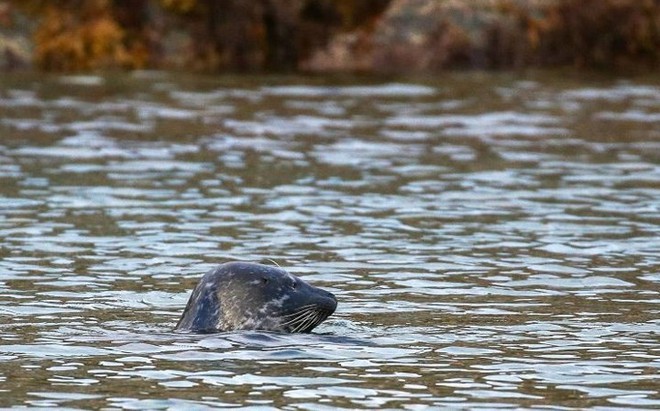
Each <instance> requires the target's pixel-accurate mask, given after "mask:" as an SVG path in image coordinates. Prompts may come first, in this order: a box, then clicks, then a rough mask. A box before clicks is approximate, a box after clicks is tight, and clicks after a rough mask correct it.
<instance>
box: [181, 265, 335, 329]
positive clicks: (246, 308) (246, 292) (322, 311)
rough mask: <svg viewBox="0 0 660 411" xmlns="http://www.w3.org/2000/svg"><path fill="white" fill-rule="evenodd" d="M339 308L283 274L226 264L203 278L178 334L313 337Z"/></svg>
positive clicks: (325, 295) (315, 290)
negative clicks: (261, 333)
mask: <svg viewBox="0 0 660 411" xmlns="http://www.w3.org/2000/svg"><path fill="white" fill-rule="evenodd" d="M335 308H337V300H336V299H335V296H334V295H332V294H331V293H329V292H327V291H324V290H321V289H320V288H316V287H313V286H311V285H309V284H307V283H306V282H304V281H303V280H301V279H299V278H297V277H295V276H293V275H291V274H289V273H288V272H286V271H284V270H282V269H280V268H276V267H270V266H266V265H261V264H254V263H226V264H222V265H220V266H218V267H217V268H215V269H213V270H211V271H209V272H208V273H206V274H205V275H204V277H202V279H201V280H200V282H199V284H197V286H196V287H195V289H194V290H193V292H192V295H191V296H190V300H188V305H187V306H186V309H185V311H184V312H183V316H182V317H181V319H180V320H179V323H178V324H177V325H176V330H177V331H191V332H198V333H208V332H218V331H231V330H269V331H282V332H310V331H312V329H313V328H314V327H316V326H317V325H319V324H321V323H322V322H323V321H324V320H325V319H326V318H328V316H330V314H332V313H333V312H334V311H335Z"/></svg>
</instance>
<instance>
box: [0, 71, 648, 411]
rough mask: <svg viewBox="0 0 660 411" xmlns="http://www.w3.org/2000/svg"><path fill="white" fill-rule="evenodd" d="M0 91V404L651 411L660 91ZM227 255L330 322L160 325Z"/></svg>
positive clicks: (115, 83)
mask: <svg viewBox="0 0 660 411" xmlns="http://www.w3.org/2000/svg"><path fill="white" fill-rule="evenodd" d="M0 84H1V88H0V113H2V115H1V116H0V238H1V239H2V242H1V243H0V336H1V338H2V341H1V342H0V382H1V383H2V384H1V385H0V391H1V392H2V394H1V395H0V406H6V407H8V406H30V407H60V408H62V407H72V408H102V407H106V408H120V409H163V408H184V409H191V408H193V407H194V408H196V409H205V408H213V407H233V406H256V407H262V408H265V409H268V408H273V409H275V408H283V407H287V408H289V409H293V408H295V409H336V408H362V407H365V408H418V407H424V406H433V407H438V408H446V407H456V408H460V407H462V408H473V409H474V408H486V409H492V408H495V407H503V408H514V407H518V408H534V407H542V406H551V408H552V409H573V408H580V409H584V408H594V409H604V408H607V409H632V408H648V409H652V408H658V407H660V390H659V389H658V385H659V384H658V382H659V381H658V379H659V378H658V368H659V366H660V351H658V350H659V347H660V339H659V337H658V334H659V332H660V319H659V318H660V316H659V315H658V314H659V312H660V310H659V308H658V304H659V302H660V297H659V291H658V290H659V288H658V285H659V284H660V274H659V272H660V261H659V256H660V237H659V234H660V229H659V228H658V223H659V222H660V221H659V218H660V183H659V182H660V166H659V164H660V127H659V126H660V85H659V84H658V83H657V79H655V80H644V81H642V80H639V81H635V82H632V81H631V82H623V81H601V82H597V81H588V82H585V81H578V80H577V79H576V80H572V79H564V80H563V81H561V82H560V81H557V80H556V79H552V78H546V77H544V76H543V75H539V76H536V77H534V76H532V77H530V78H528V79H525V80H524V81H522V80H519V79H513V78H509V77H507V76H504V75H499V76H491V75H483V74H478V75H477V74H475V75H453V76H445V77H444V78H443V79H441V80H437V81H425V82H421V81H415V82H406V81H402V82H397V83H395V82H391V83H384V84H366V83H364V82H362V83H350V82H341V81H337V82H336V83H333V84H328V83H323V82H322V81H321V79H318V78H311V79H309V78H308V79H300V78H285V79H279V78H261V79H258V78H223V79H212V78H185V77H184V78H175V77H172V76H169V75H165V74H161V73H138V74H136V75H133V76H128V77H96V76H81V77H76V76H68V77H49V78H45V79H44V78H40V77H37V76H34V77H30V76H28V77H19V76H16V77H12V76H5V77H3V78H2V79H1V80H0ZM232 259H242V260H251V261H263V262H265V261H266V260H267V259H274V260H275V261H277V263H278V264H280V265H282V266H283V267H286V268H287V269H289V270H290V271H291V272H292V273H294V274H297V275H299V276H301V277H303V278H305V279H306V280H307V281H309V282H311V283H313V284H315V285H319V286H322V287H323V288H326V289H328V290H329V291H331V292H333V293H335V294H336V295H337V296H338V299H339V306H338V310H337V312H336V313H335V315H334V316H333V317H331V318H330V319H329V320H328V321H327V322H326V323H324V324H322V325H321V326H319V327H318V328H317V330H316V333H315V334H311V335H279V334H268V333H249V332H245V333H228V334H218V335H202V336H197V335H186V334H175V333H172V332H171V329H172V328H173V326H174V325H175V323H176V321H177V319H178V316H179V314H180V313H181V311H182V310H183V307H184V306H185V303H186V301H187V298H188V293H189V291H190V290H191V289H192V287H193V286H194V284H195V282H196V281H197V279H198V278H199V277H200V275H201V274H202V273H204V272H205V271H207V270H208V269H210V268H211V267H213V266H214V265H215V264H217V263H220V262H224V261H227V260H232Z"/></svg>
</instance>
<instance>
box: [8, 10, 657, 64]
mask: <svg viewBox="0 0 660 411" xmlns="http://www.w3.org/2000/svg"><path fill="white" fill-rule="evenodd" d="M659 62H660V0H471V1H467V0H464V1H461V0H254V1H241V0H58V1H48V0H6V1H3V0H0V66H2V68H3V69H5V70H9V69H16V68H23V67H36V68H39V69H43V70H50V71H87V70H99V69H102V70H107V69H144V68H151V69H179V70H195V71H237V72H246V71H313V72H325V71H350V72H356V71H357V72H392V73H401V72H403V73H407V72H429V71H438V70H443V69H456V68H478V69H508V68H521V67H548V66H574V67H578V68H606V69H617V68H631V67H632V68H643V69H648V70H653V69H657V68H658V63H659Z"/></svg>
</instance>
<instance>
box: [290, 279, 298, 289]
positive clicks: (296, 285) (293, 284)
mask: <svg viewBox="0 0 660 411" xmlns="http://www.w3.org/2000/svg"><path fill="white" fill-rule="evenodd" d="M296 287H298V281H295V280H294V281H293V282H292V283H291V288H293V289H295V288H296Z"/></svg>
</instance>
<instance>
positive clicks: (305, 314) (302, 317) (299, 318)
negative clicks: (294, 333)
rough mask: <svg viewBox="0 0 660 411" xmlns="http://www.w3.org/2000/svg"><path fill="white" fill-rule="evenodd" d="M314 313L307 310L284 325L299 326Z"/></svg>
mask: <svg viewBox="0 0 660 411" xmlns="http://www.w3.org/2000/svg"><path fill="white" fill-rule="evenodd" d="M313 313H314V310H312V309H307V310H304V311H302V312H299V313H298V315H297V316H296V317H295V318H292V319H290V320H289V321H286V322H285V323H283V324H284V325H293V324H299V323H301V322H303V321H304V320H306V319H307V318H308V317H309V316H310V315H312V314H313Z"/></svg>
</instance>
